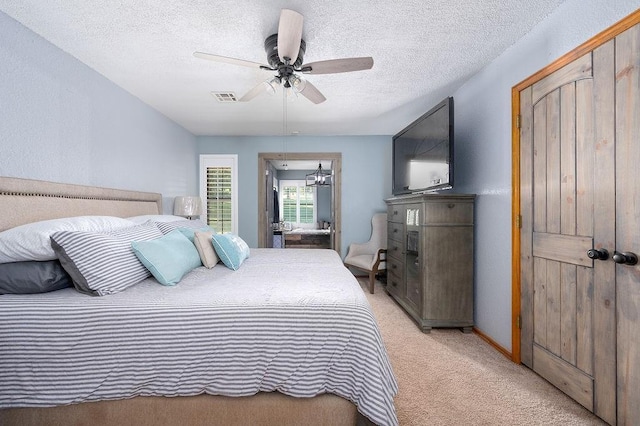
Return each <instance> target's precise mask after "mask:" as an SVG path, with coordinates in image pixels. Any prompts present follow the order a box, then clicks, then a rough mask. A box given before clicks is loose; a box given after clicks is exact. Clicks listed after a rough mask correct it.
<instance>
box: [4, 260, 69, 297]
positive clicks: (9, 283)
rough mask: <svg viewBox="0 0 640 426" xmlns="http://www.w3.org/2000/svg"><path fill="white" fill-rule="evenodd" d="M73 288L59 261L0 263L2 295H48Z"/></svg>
mask: <svg viewBox="0 0 640 426" xmlns="http://www.w3.org/2000/svg"><path fill="white" fill-rule="evenodd" d="M66 287H73V283H72V282H71V277H70V276H69V274H67V273H66V271H65V270H64V269H63V268H62V265H61V264H60V262H59V261H58V260H46V261H44V262H34V261H28V262H12V263H0V294H33V293H46V292H49V291H54V290H60V289H62V288H66Z"/></svg>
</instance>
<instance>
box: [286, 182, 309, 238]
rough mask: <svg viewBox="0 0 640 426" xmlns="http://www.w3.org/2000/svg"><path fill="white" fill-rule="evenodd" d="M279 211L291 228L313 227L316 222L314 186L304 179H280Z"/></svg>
mask: <svg viewBox="0 0 640 426" xmlns="http://www.w3.org/2000/svg"><path fill="white" fill-rule="evenodd" d="M279 186H280V188H279V191H278V192H279V193H280V212H281V218H282V220H283V221H284V222H285V223H291V226H292V227H293V228H315V227H316V222H317V209H316V188H315V187H312V186H306V185H305V181H304V180H280V182H279Z"/></svg>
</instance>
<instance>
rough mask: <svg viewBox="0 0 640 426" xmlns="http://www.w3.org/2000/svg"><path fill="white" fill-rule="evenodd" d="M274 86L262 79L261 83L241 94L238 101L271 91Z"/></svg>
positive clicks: (244, 100)
mask: <svg viewBox="0 0 640 426" xmlns="http://www.w3.org/2000/svg"><path fill="white" fill-rule="evenodd" d="M273 90H274V88H273V86H272V85H271V84H269V82H267V81H263V82H262V83H260V84H258V85H257V86H255V87H254V88H253V89H251V90H249V91H248V92H247V93H245V94H244V96H242V97H241V98H240V99H238V102H248V101H250V100H251V99H253V98H255V97H256V96H258V95H260V94H262V93H264V92H269V91H273Z"/></svg>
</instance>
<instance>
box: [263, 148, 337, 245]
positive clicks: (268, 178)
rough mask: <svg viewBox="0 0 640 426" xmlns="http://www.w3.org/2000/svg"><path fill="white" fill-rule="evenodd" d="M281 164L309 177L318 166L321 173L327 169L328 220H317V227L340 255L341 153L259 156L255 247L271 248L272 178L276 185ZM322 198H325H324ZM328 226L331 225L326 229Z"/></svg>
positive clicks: (325, 189)
mask: <svg viewBox="0 0 640 426" xmlns="http://www.w3.org/2000/svg"><path fill="white" fill-rule="evenodd" d="M284 163H286V164H287V165H288V167H287V168H288V169H289V170H294V169H298V170H306V172H307V173H311V172H313V171H315V170H316V168H317V167H318V164H319V163H322V165H323V169H327V165H330V169H327V171H329V170H330V172H331V175H332V179H331V180H332V182H331V185H330V188H322V190H323V191H327V190H329V192H330V194H329V197H328V198H329V200H330V210H329V212H328V215H329V218H328V220H327V218H326V217H325V216H323V217H322V218H319V219H320V220H319V221H318V222H319V223H322V224H323V225H324V226H328V228H329V231H330V232H329V236H330V243H329V246H330V248H332V249H334V250H335V251H337V252H338V254H340V243H341V205H340V204H341V186H342V153H335V152H333V153H328V152H314V153H312V152H305V153H295V152H293V153H292V152H287V153H286V154H285V153H282V152H276V153H259V154H258V180H259V182H258V247H273V235H274V227H273V224H272V222H273V220H274V219H273V217H274V212H273V203H274V201H273V197H274V195H273V187H274V178H275V180H276V181H277V174H278V173H279V172H278V170H279V169H280V170H282V169H283V168H284V166H282V165H283V164H284ZM323 198H324V197H323ZM327 222H328V223H329V224H330V225H327Z"/></svg>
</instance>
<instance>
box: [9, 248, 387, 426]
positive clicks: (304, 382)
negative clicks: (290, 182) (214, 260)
mask: <svg viewBox="0 0 640 426" xmlns="http://www.w3.org/2000/svg"><path fill="white" fill-rule="evenodd" d="M259 391H262V392H272V391H279V392H281V393H283V394H286V395H290V396H295V397H313V396H315V395H318V394H322V393H333V394H336V395H339V396H341V397H343V398H346V399H348V400H350V401H352V402H353V403H354V404H356V405H357V407H358V410H359V411H360V412H361V413H362V414H364V415H365V416H367V417H368V418H369V419H371V420H372V421H373V422H375V423H376V424H379V425H397V423H398V421H397V418H396V414H395V409H394V406H393V397H394V396H395V394H396V393H397V384H396V381H395V378H394V375H393V372H392V370H391V366H390V363H389V360H388V357H387V354H386V351H385V348H384V345H383V343H382V339H381V337H380V333H379V330H378V326H377V324H376V321H375V318H374V316H373V313H372V312H371V308H370V306H369V303H368V301H367V299H366V297H365V295H364V293H363V291H362V290H361V288H360V286H359V284H358V282H357V281H356V280H355V278H354V277H353V276H352V275H351V273H350V272H349V271H348V270H347V269H346V268H344V267H343V266H342V262H341V261H340V258H339V256H338V255H337V253H335V252H334V251H332V250H295V249H287V250H278V249H252V250H251V257H250V258H249V259H247V260H246V261H245V263H244V264H243V265H242V266H241V267H240V269H239V270H238V271H231V270H230V269H227V268H226V267H224V265H221V264H220V265H217V266H216V267H215V268H213V269H210V270H208V269H206V268H204V267H201V268H197V269H195V270H193V271H192V272H190V273H189V274H188V275H187V276H185V278H183V280H182V281H181V282H180V283H179V284H178V285H177V286H175V287H165V286H161V285H160V284H158V283H157V282H156V281H155V280H154V279H153V278H149V279H147V280H145V281H143V282H142V283H140V284H137V285H135V286H133V287H131V288H129V289H127V290H126V291H123V292H121V293H117V294H113V295H109V296H104V297H91V296H87V295H83V294H80V293H78V292H76V291H75V290H73V289H64V290H59V291H56V292H52V293H47V294H39V295H25V296H22V295H1V296H0V408H6V407H47V406H54V405H62V404H71V403H79V402H86V401H96V400H108V399H122V398H131V397H134V396H159V395H163V396H189V395H198V394H201V393H208V394H213V395H226V396H249V395H253V394H255V393H257V392H259Z"/></svg>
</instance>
